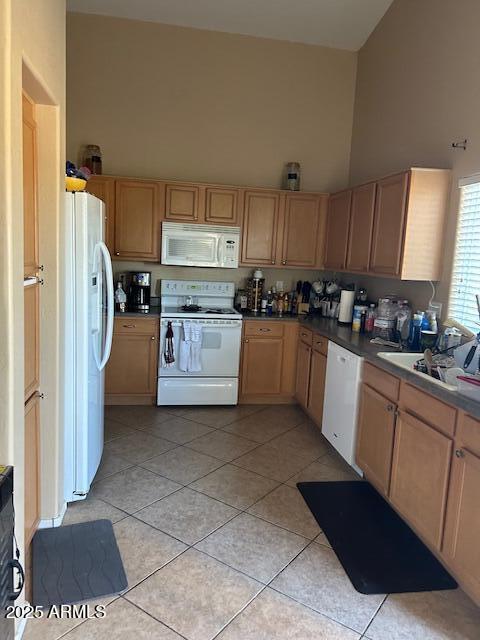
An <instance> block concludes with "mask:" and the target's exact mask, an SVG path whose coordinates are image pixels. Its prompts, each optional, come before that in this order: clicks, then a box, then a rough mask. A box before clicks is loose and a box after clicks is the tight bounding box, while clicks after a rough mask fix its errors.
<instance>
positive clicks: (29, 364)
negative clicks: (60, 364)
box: [23, 283, 40, 402]
mask: <svg viewBox="0 0 480 640" xmlns="http://www.w3.org/2000/svg"><path fill="white" fill-rule="evenodd" d="M39 294H40V285H39V284H38V283H37V284H31V285H29V286H28V287H24V288H23V296H24V335H25V342H24V377H25V393H24V398H25V402H26V401H27V400H28V398H29V397H30V396H31V395H32V393H33V392H34V391H36V390H37V389H38V387H39V384H40V362H39V361H40V344H39Z"/></svg>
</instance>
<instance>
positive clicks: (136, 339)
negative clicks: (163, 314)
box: [105, 316, 159, 404]
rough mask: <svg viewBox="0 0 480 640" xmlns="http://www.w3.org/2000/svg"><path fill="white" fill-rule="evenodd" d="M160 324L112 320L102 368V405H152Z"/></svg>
mask: <svg viewBox="0 0 480 640" xmlns="http://www.w3.org/2000/svg"><path fill="white" fill-rule="evenodd" d="M158 338H159V320H158V319H157V318H141V317H140V318H137V317H129V316H127V317H117V318H115V325H114V333H113V342H112V352H111V355H110V359H109V361H108V363H107V366H106V368H105V404H153V403H154V401H155V396H156V390H157V366H158Z"/></svg>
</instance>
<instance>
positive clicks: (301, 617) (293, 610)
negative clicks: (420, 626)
mask: <svg viewBox="0 0 480 640" xmlns="http://www.w3.org/2000/svg"><path fill="white" fill-rule="evenodd" d="M287 638H288V640H358V638H360V636H359V635H358V633H355V632H354V631H351V630H350V629H346V628H345V627H343V626H342V625H340V624H337V623H336V622H333V620H329V619H328V618H326V617H325V616H323V615H321V614H319V613H316V612H315V611H312V610H311V609H307V607H304V606H303V605H301V604H299V603H298V602H295V601H294V600H291V599H290V598H287V597H286V596H284V595H282V594H281V593H277V592H276V591H273V590H272V589H269V588H268V587H267V588H266V589H265V590H264V591H262V593H260V594H259V595H258V596H257V597H256V598H255V600H253V602H251V603H250V604H249V605H248V607H246V608H245V609H244V610H243V611H242V612H241V613H240V614H239V615H238V616H237V617H236V618H235V619H234V620H233V622H231V623H230V624H229V625H228V626H227V627H226V629H224V630H223V631H222V632H221V633H220V635H219V636H217V640H287ZM385 640H386V639H385Z"/></svg>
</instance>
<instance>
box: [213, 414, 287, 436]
mask: <svg viewBox="0 0 480 640" xmlns="http://www.w3.org/2000/svg"><path fill="white" fill-rule="evenodd" d="M288 429H291V427H289V426H285V424H283V423H282V422H278V421H277V420H276V419H275V417H274V416H272V415H271V414H270V413H266V411H260V412H258V413H254V414H253V415H250V416H247V417H246V418H242V419H241V420H236V421H235V422H232V423H231V424H228V425H227V426H225V427H223V431H228V433H234V434H235V435H237V436H243V437H244V438H249V439H250V440H254V441H255V442H259V443H260V444H263V443H265V442H268V441H269V440H271V439H272V438H274V437H275V436H278V435H279V434H281V433H284V432H285V431H287V430H288Z"/></svg>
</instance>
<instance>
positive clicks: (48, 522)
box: [38, 502, 67, 529]
mask: <svg viewBox="0 0 480 640" xmlns="http://www.w3.org/2000/svg"><path fill="white" fill-rule="evenodd" d="M66 512H67V503H66V502H64V503H63V507H62V508H61V510H60V513H59V514H58V516H55V518H46V519H45V520H40V522H39V523H38V529H51V528H52V527H59V526H60V525H61V524H62V522H63V518H64V517H65V513H66Z"/></svg>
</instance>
